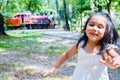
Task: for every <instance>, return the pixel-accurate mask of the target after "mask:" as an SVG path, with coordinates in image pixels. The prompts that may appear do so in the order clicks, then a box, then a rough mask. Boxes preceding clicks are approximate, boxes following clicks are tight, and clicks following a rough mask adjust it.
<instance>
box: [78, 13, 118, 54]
mask: <svg viewBox="0 0 120 80" xmlns="http://www.w3.org/2000/svg"><path fill="white" fill-rule="evenodd" d="M94 15H101V16H104V17H105V18H106V19H107V23H106V25H107V27H106V31H105V33H104V36H103V38H102V39H101V40H100V42H99V45H101V49H100V52H99V53H100V54H102V53H105V51H106V46H107V45H108V44H114V45H116V44H117V39H118V37H119V35H118V32H117V30H116V27H115V25H114V23H113V21H112V19H111V17H110V16H109V15H108V14H107V13H104V12H98V13H95V14H93V15H91V16H90V17H89V18H88V19H87V21H86V23H85V26H84V28H83V30H82V32H83V35H82V36H81V37H80V39H79V40H78V43H77V47H78V45H79V43H80V42H81V41H83V42H84V43H83V45H82V47H85V45H86V43H87V41H88V37H87V35H86V33H85V30H86V27H87V24H88V22H89V20H90V19H91V17H92V16H94Z"/></svg>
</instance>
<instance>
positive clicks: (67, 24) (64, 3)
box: [63, 0, 70, 31]
mask: <svg viewBox="0 0 120 80" xmlns="http://www.w3.org/2000/svg"><path fill="white" fill-rule="evenodd" d="M63 5H64V16H65V22H66V30H68V31H69V30H70V27H69V23H68V15H67V9H66V0H63Z"/></svg>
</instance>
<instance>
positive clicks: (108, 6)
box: [107, 0, 111, 15]
mask: <svg viewBox="0 0 120 80" xmlns="http://www.w3.org/2000/svg"><path fill="white" fill-rule="evenodd" d="M110 5H111V0H109V2H108V3H107V11H108V13H109V15H110Z"/></svg>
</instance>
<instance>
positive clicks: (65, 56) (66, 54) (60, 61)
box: [43, 44, 77, 76]
mask: <svg viewBox="0 0 120 80" xmlns="http://www.w3.org/2000/svg"><path fill="white" fill-rule="evenodd" d="M76 53H77V45H76V44H75V45H74V46H73V47H72V48H70V49H68V50H67V51H65V52H64V53H63V54H62V55H61V56H60V58H59V59H58V61H57V62H56V63H55V65H54V66H53V67H52V68H51V69H50V70H48V71H47V72H45V73H43V76H49V75H51V74H52V73H54V72H55V71H56V69H57V68H59V67H60V66H61V65H62V64H63V63H64V62H65V61H66V60H67V59H68V58H70V57H72V56H73V55H74V54H76Z"/></svg>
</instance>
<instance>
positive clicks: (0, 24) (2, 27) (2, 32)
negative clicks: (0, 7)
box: [0, 13, 7, 35]
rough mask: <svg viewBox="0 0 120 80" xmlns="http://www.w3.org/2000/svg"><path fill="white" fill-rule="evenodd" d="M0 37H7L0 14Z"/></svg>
mask: <svg viewBox="0 0 120 80" xmlns="http://www.w3.org/2000/svg"><path fill="white" fill-rule="evenodd" d="M0 35H7V34H6V33H5V30H4V18H3V15H2V14H1V13H0Z"/></svg>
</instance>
